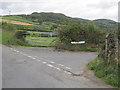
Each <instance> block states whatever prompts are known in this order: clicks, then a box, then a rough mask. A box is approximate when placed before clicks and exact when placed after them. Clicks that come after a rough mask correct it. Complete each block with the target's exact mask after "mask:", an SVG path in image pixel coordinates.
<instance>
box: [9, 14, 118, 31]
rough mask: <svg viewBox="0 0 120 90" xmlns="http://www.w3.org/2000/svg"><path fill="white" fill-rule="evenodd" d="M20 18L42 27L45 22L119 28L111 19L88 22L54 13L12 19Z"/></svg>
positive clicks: (20, 16)
mask: <svg viewBox="0 0 120 90" xmlns="http://www.w3.org/2000/svg"><path fill="white" fill-rule="evenodd" d="M13 16H14V17H19V18H21V19H22V18H24V19H25V20H28V21H29V22H32V23H35V24H37V25H41V24H42V23H44V22H51V23H56V24H63V25H65V24H68V23H79V24H86V23H90V22H92V23H94V24H95V25H96V26H97V27H99V28H104V29H114V28H117V22H115V21H113V20H109V19H97V20H93V21H92V20H86V19H82V18H72V17H69V16H66V15H64V14H61V13H52V12H48V13H46V12H41V13H37V12H33V13H32V14H28V15H24V14H22V15H12V17H13ZM10 17H11V16H10Z"/></svg>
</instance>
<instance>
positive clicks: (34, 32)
mask: <svg viewBox="0 0 120 90" xmlns="http://www.w3.org/2000/svg"><path fill="white" fill-rule="evenodd" d="M27 33H33V34H36V35H37V34H47V35H51V34H52V35H57V33H54V32H50V33H49V32H36V31H27Z"/></svg>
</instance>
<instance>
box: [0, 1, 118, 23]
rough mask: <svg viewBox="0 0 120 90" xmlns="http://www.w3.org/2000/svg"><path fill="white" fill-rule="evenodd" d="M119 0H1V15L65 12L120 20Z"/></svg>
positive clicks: (79, 15) (92, 17) (84, 17)
mask: <svg viewBox="0 0 120 90" xmlns="http://www.w3.org/2000/svg"><path fill="white" fill-rule="evenodd" d="M118 2H119V0H14V2H13V0H1V1H0V15H9V11H10V12H11V15H14V14H31V13H33V12H55V13H63V14H65V15H67V16H70V17H77V18H83V19H89V20H95V19H111V20H115V21H118Z"/></svg>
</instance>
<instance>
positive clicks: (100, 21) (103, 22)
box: [93, 19, 118, 28]
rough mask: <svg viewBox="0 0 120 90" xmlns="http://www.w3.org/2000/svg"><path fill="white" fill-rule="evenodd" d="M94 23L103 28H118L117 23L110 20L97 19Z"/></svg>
mask: <svg viewBox="0 0 120 90" xmlns="http://www.w3.org/2000/svg"><path fill="white" fill-rule="evenodd" d="M93 22H94V23H95V24H96V25H97V26H98V27H101V28H115V27H117V26H118V24H117V22H115V21H113V20H109V19H96V20H93Z"/></svg>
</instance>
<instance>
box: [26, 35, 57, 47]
mask: <svg viewBox="0 0 120 90" xmlns="http://www.w3.org/2000/svg"><path fill="white" fill-rule="evenodd" d="M26 40H27V41H28V42H29V43H30V44H32V45H39V46H54V45H55V41H56V37H26Z"/></svg>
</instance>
